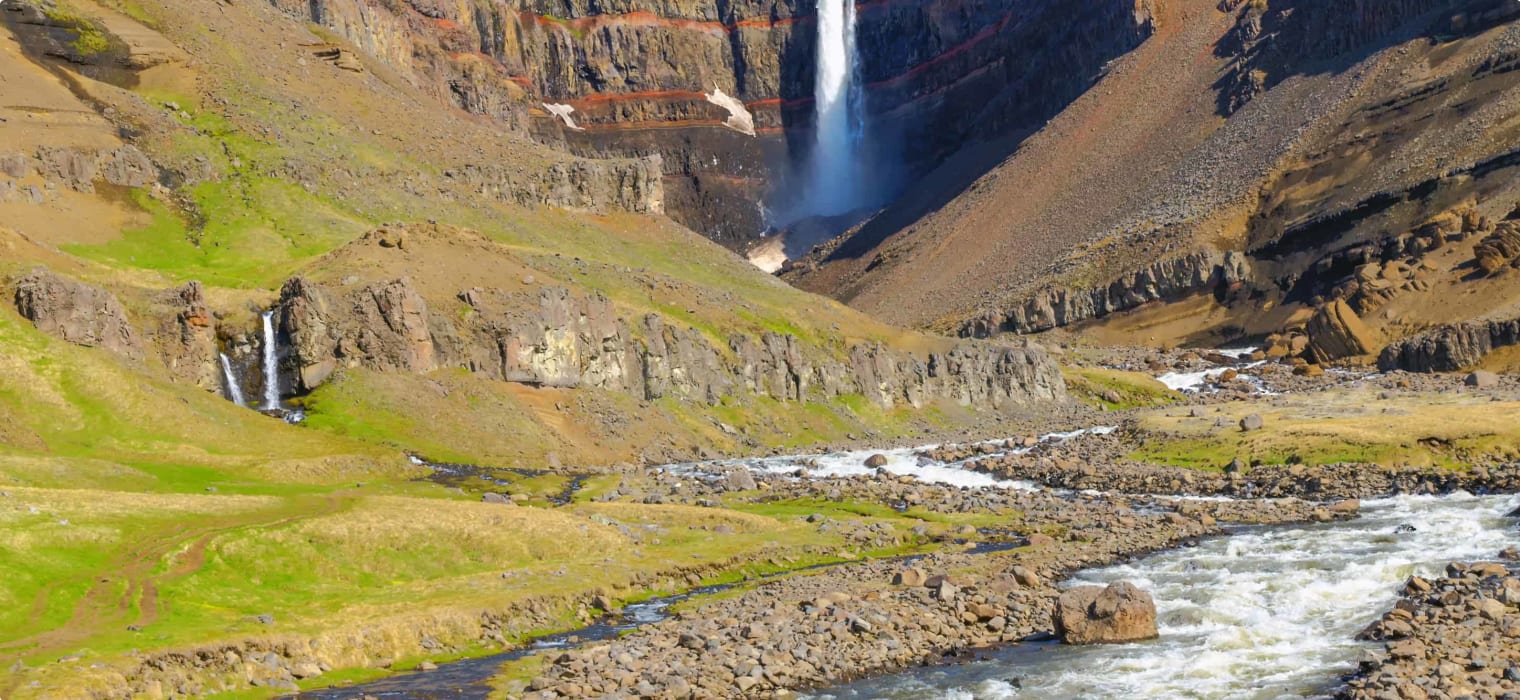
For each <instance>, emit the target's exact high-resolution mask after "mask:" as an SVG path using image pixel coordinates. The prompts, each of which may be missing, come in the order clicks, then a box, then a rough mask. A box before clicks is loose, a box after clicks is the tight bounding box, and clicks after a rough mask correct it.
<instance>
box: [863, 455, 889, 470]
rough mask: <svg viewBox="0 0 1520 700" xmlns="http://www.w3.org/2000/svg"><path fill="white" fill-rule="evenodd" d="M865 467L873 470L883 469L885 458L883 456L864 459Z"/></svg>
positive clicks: (885, 464)
mask: <svg viewBox="0 0 1520 700" xmlns="http://www.w3.org/2000/svg"><path fill="white" fill-rule="evenodd" d="M866 466H867V467H871V468H873V469H875V468H877V467H885V466H887V456H886V455H883V454H874V455H871V456H870V457H867V458H866Z"/></svg>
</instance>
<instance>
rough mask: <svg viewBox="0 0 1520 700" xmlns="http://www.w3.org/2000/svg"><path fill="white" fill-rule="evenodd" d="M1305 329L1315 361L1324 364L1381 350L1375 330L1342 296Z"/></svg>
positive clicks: (1323, 310) (1325, 307)
mask: <svg viewBox="0 0 1520 700" xmlns="http://www.w3.org/2000/svg"><path fill="white" fill-rule="evenodd" d="M1305 331H1306V332H1307V333H1308V335H1309V348H1308V353H1309V355H1310V357H1311V358H1312V359H1313V360H1314V361H1315V362H1319V363H1321V364H1323V363H1326V362H1330V361H1332V360H1339V359H1342V358H1346V357H1356V356H1358V355H1366V354H1369V353H1371V352H1373V351H1374V350H1376V349H1377V346H1376V342H1377V341H1376V339H1375V338H1374V337H1373V335H1372V331H1370V330H1368V328H1367V325H1366V324H1364V323H1362V319H1361V317H1360V316H1357V315H1356V312H1355V311H1352V310H1351V307H1350V306H1349V305H1348V304H1346V302H1344V301H1342V300H1340V299H1337V300H1335V301H1333V302H1330V303H1329V304H1326V305H1325V306H1324V307H1322V308H1321V309H1320V310H1319V311H1317V312H1315V314H1314V317H1313V318H1311V319H1309V325H1308V326H1307V327H1305Z"/></svg>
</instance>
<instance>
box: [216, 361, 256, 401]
mask: <svg viewBox="0 0 1520 700" xmlns="http://www.w3.org/2000/svg"><path fill="white" fill-rule="evenodd" d="M217 356H218V357H220V358H222V381H224V382H226V383H227V400H229V401H231V402H233V403H235V404H237V405H239V406H247V405H248V401H247V400H246V399H244V398H243V387H240V386H238V379H237V375H236V374H234V373H233V372H232V360H231V359H229V358H228V357H227V353H225V352H219V353H217Z"/></svg>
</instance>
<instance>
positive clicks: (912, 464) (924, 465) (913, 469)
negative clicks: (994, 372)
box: [664, 426, 1116, 489]
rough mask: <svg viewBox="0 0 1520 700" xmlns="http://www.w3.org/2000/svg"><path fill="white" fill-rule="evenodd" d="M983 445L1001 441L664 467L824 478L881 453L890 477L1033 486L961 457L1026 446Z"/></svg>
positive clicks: (862, 467) (711, 474)
mask: <svg viewBox="0 0 1520 700" xmlns="http://www.w3.org/2000/svg"><path fill="white" fill-rule="evenodd" d="M1115 429H1116V428H1114V427H1113V426H1097V427H1093V428H1084V429H1081V430H1073V431H1070V432H1062V433H1046V434H1044V435H1041V436H1039V441H1040V442H1041V443H1049V442H1065V441H1067V440H1070V439H1072V438H1075V437H1080V436H1082V435H1088V434H1091V435H1107V434H1108V433H1111V432H1113V431H1114V430H1115ZM983 444H1003V445H1004V446H1003V447H1001V448H999V449H997V450H995V451H991V452H988V453H985V454H977V455H976V456H974V457H970V458H968V459H965V460H961V461H957V462H941V461H939V460H935V459H931V458H929V457H921V456H919V454H918V453H919V452H923V451H927V450H933V449H934V448H936V447H938V445H920V446H917V447H900V448H896V449H890V450H851V451H846V452H830V453H827V454H814V455H787V456H781V457H759V458H755V459H725V460H716V461H712V462H694V463H688V464H675V465H670V466H667V467H664V469H665V470H666V471H669V472H671V473H673V474H687V475H691V476H694V477H697V478H715V477H719V476H721V475H722V473H723V472H724V471H726V470H727V469H728V468H731V467H746V468H748V469H749V470H750V471H753V472H757V473H765V474H790V473H792V472H796V471H798V470H802V471H803V472H805V473H806V474H807V476H808V478H813V479H823V478H830V477H848V476H860V475H865V474H874V473H876V472H877V471H878V468H877V467H868V466H866V460H867V459H870V458H871V457H872V456H874V455H881V456H883V457H885V458H886V459H887V463H886V464H884V465H882V466H881V467H880V468H879V470H880V471H882V472H886V473H887V474H892V475H894V476H911V477H913V478H914V479H917V480H919V481H922V482H924V483H929V484H943V485H945V486H960V487H965V488H973V489H975V488H983V487H996V488H1025V489H1032V488H1035V486H1034V484H1031V483H1029V482H1026V481H1009V480H1005V479H998V478H997V477H994V476H992V475H990V474H985V473H982V472H976V471H972V470H970V469H968V468H966V462H969V461H972V460H978V459H987V458H989V457H996V456H1001V455H1005V454H1020V453H1024V452H1028V451H1029V448H1025V447H1011V446H1007V443H1004V442H1002V441H996V440H994V441H991V442H990V443H983Z"/></svg>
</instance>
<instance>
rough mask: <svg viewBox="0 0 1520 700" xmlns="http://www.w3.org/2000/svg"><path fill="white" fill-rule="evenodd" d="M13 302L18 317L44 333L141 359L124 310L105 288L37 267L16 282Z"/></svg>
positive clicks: (114, 296) (140, 350)
mask: <svg viewBox="0 0 1520 700" xmlns="http://www.w3.org/2000/svg"><path fill="white" fill-rule="evenodd" d="M15 302H16V310H17V311H18V312H20V313H21V316H22V317H23V318H25V319H27V320H28V321H31V322H32V324H33V325H35V326H37V329H38V330H40V331H42V332H44V333H47V334H49V335H53V336H57V337H59V338H62V339H64V340H66V341H68V342H70V343H74V344H75V345H83V346H86V347H98V348H103V349H105V350H109V351H111V352H113V353H116V354H117V355H120V356H122V357H125V358H127V359H129V360H134V361H135V360H141V359H142V358H143V348H142V343H141V342H140V341H139V339H138V337H137V331H136V330H135V329H134V328H133V327H132V323H131V321H130V320H128V318H127V313H126V311H125V310H124V309H123V308H122V306H121V302H120V301H118V300H117V299H116V295H114V294H112V293H111V292H109V291H107V290H105V289H101V288H100V287H95V286H92V285H88V284H85V283H83V282H78V281H75V280H72V279H69V278H67V277H64V276H62V275H58V274H54V273H52V272H50V271H48V270H46V269H42V268H39V269H36V270H33V271H32V272H30V273H28V274H27V275H25V276H23V277H21V278H20V279H18V280H16V283H15Z"/></svg>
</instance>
